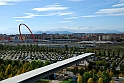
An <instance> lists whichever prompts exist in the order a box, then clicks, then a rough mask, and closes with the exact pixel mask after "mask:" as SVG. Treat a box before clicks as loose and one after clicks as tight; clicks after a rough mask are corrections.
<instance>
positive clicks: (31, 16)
mask: <svg viewBox="0 0 124 83" xmlns="http://www.w3.org/2000/svg"><path fill="white" fill-rule="evenodd" d="M25 14H26V16H20V17H13V18H33V17H35V16H42V15H38V14H32V13H25Z"/></svg>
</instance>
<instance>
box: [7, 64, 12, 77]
mask: <svg viewBox="0 0 124 83" xmlns="http://www.w3.org/2000/svg"><path fill="white" fill-rule="evenodd" d="M10 74H12V66H11V64H9V65H8V66H7V68H6V71H5V76H6V78H8V75H10Z"/></svg>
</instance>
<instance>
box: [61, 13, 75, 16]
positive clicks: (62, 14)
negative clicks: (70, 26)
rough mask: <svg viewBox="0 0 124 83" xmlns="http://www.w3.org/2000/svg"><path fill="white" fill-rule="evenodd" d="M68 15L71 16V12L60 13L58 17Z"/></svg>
mask: <svg viewBox="0 0 124 83" xmlns="http://www.w3.org/2000/svg"><path fill="white" fill-rule="evenodd" d="M70 14H73V12H65V13H60V14H59V16H64V15H70Z"/></svg>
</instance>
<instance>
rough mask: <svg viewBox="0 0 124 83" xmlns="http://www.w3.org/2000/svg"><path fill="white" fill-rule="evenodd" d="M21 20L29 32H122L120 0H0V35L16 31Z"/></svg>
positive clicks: (123, 13) (122, 0)
mask: <svg viewBox="0 0 124 83" xmlns="http://www.w3.org/2000/svg"><path fill="white" fill-rule="evenodd" d="M21 23H24V24H26V25H27V26H28V27H29V28H30V29H31V30H32V32H37V31H71V32H76V33H77V32H78V33H87V32H90V33H93V32H102V31H106V30H110V31H111V30H117V31H120V32H124V0H0V34H18V33H19V31H18V27H19V24H21ZM21 32H22V33H24V34H25V33H29V31H28V29H27V28H26V27H25V26H23V25H22V26H21Z"/></svg>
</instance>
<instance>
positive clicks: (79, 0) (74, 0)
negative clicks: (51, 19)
mask: <svg viewBox="0 0 124 83" xmlns="http://www.w3.org/2000/svg"><path fill="white" fill-rule="evenodd" d="M69 1H71V2H81V1H84V0H69Z"/></svg>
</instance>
